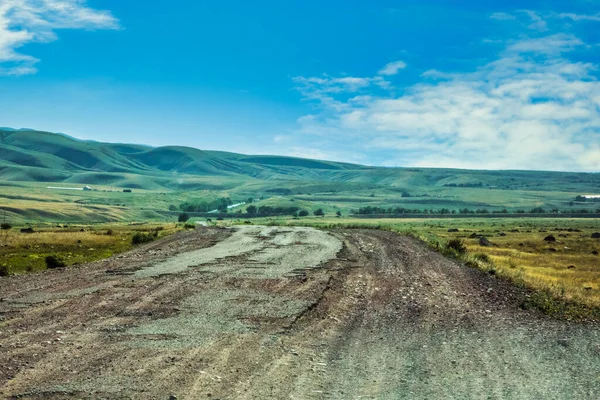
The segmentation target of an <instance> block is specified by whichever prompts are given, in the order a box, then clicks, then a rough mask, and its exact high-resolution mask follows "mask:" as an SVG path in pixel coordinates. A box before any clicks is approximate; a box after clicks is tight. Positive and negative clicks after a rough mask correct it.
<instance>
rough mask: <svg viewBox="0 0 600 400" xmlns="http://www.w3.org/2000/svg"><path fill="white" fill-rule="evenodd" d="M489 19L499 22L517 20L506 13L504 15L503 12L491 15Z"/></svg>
mask: <svg viewBox="0 0 600 400" xmlns="http://www.w3.org/2000/svg"><path fill="white" fill-rule="evenodd" d="M490 18H491V19H497V20H499V21H510V20H514V19H517V17H515V16H514V15H512V14H507V13H504V12H496V13H493V14H492V15H490Z"/></svg>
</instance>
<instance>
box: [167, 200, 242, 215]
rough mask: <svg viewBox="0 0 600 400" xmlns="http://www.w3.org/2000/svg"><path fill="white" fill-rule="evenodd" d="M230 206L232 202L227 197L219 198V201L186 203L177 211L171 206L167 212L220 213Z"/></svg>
mask: <svg viewBox="0 0 600 400" xmlns="http://www.w3.org/2000/svg"><path fill="white" fill-rule="evenodd" d="M232 204H233V201H232V200H231V199H230V198H229V197H221V198H220V199H217V200H211V201H195V202H194V201H186V202H185V203H181V204H180V205H179V209H177V207H175V206H172V205H171V206H169V210H170V211H184V212H209V211H213V210H219V211H220V212H227V206H230V205H232Z"/></svg>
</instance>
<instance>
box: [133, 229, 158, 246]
mask: <svg viewBox="0 0 600 400" xmlns="http://www.w3.org/2000/svg"><path fill="white" fill-rule="evenodd" d="M157 237H158V231H154V232H153V233H143V232H136V234H135V235H133V237H132V238H131V244H133V245H137V244H143V243H149V242H152V241H153V240H155V239H156V238H157Z"/></svg>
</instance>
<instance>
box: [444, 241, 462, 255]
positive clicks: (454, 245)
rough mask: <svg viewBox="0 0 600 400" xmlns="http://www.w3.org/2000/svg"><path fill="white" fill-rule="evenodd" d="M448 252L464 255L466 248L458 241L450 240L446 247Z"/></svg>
mask: <svg viewBox="0 0 600 400" xmlns="http://www.w3.org/2000/svg"><path fill="white" fill-rule="evenodd" d="M446 248H447V249H449V250H454V251H455V252H456V253H458V254H465V253H466V252H467V246H465V244H464V243H463V241H462V240H460V239H452V240H451V241H449V242H448V244H447V245H446Z"/></svg>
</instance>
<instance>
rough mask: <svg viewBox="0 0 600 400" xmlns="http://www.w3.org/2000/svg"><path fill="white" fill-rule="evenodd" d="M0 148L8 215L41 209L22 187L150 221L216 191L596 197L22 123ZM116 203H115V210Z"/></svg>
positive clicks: (472, 177)
mask: <svg viewBox="0 0 600 400" xmlns="http://www.w3.org/2000/svg"><path fill="white" fill-rule="evenodd" d="M0 154H1V157H0V181H2V182H3V183H2V185H3V186H4V187H5V190H3V191H4V194H2V193H0V207H2V208H3V209H5V210H8V209H10V212H11V213H12V212H15V210H20V209H21V208H24V209H28V210H29V213H28V214H27V213H26V212H25V211H23V212H21V211H17V213H19V214H20V215H22V216H23V215H38V216H39V215H40V208H39V207H40V205H39V204H36V205H33V204H29V203H27V202H28V201H33V200H26V199H23V198H20V197H23V192H27V193H28V194H31V193H37V197H35V198H37V199H45V200H50V201H51V202H55V201H62V202H69V201H70V202H71V203H72V202H74V201H75V202H79V203H78V204H82V203H84V204H95V205H97V206H106V207H111V211H110V213H108V215H109V216H107V219H110V220H114V219H122V218H134V216H138V217H139V216H140V215H146V216H148V217H157V215H158V214H156V213H155V212H160V211H164V210H167V208H168V206H169V205H172V204H174V205H178V204H180V203H181V202H183V201H186V200H190V199H192V200H193V199H196V200H197V199H212V198H218V197H230V198H232V199H237V200H245V199H246V198H247V197H253V198H255V199H259V198H260V199H264V200H263V201H264V202H265V203H264V204H269V205H272V204H286V205H288V206H289V205H290V204H289V202H290V201H297V202H298V203H296V204H303V206H304V207H306V208H309V209H314V208H316V207H321V208H324V209H325V210H326V211H328V212H334V211H335V210H342V211H343V212H349V211H350V210H354V209H356V208H358V207H362V206H376V207H404V208H410V209H422V210H425V209H427V210H429V209H431V210H436V209H440V208H448V209H455V210H458V209H461V208H489V209H490V210H494V209H503V208H507V209H509V210H515V209H519V208H523V209H529V208H533V207H547V208H550V209H553V208H556V209H564V208H573V207H578V208H588V209H590V210H594V204H591V203H589V204H584V203H582V204H579V203H574V202H573V200H574V199H575V197H576V196H577V195H579V194H597V193H600V174H598V173H595V174H593V173H572V172H544V171H477V170H456V169H431V168H384V167H370V166H362V165H356V164H348V163H340V162H331V161H322V160H312V159H304V158H295V157H283V156H265V155H244V154H236V153H228V152H222V151H205V150H199V149H195V148H190V147H181V146H166V147H149V146H144V145H136V144H122V143H119V144H115V143H102V142H94V141H82V140H77V139H75V138H72V137H70V136H67V135H64V134H56V133H50V132H41V131H34V130H29V129H18V130H15V129H9V128H0ZM549 167H550V166H549ZM49 183H60V184H72V185H77V186H80V185H81V186H83V185H89V186H91V187H93V188H94V189H97V191H100V192H103V193H104V192H111V191H113V192H114V191H116V192H120V191H122V189H126V188H127V189H134V190H136V192H137V193H136V195H137V196H138V197H135V196H130V197H128V198H117V197H115V196H114V195H109V194H100V193H96V192H94V193H93V194H90V193H77V194H72V193H70V194H68V195H65V194H62V193H61V194H56V193H49V192H48V190H47V189H46V186H50V185H48V184H49ZM157 191H158V192H161V193H164V194H163V195H162V196H163V197H161V198H158V197H157V196H156V195H154V194H152V193H156V192H157ZM81 196H84V197H81ZM15 198H17V199H19V201H17V200H15ZM132 198H135V199H136V200H135V201H132ZM68 200H69V201H68ZM116 205H119V206H120V207H123V208H124V209H123V210H117V211H118V212H116V210H115V209H114V206H116ZM144 206H145V211H144V212H141V210H142V208H144ZM132 209H135V210H136V211H135V212H132ZM148 210H151V211H148ZM46 212H47V210H46ZM69 213H71V214H72V211H70V212H69ZM100 214H102V213H100ZM59 215H62V214H60V213H59ZM69 215H70V214H69ZM128 216H129V217H128ZM40 218H42V219H44V218H43V217H40Z"/></svg>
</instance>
